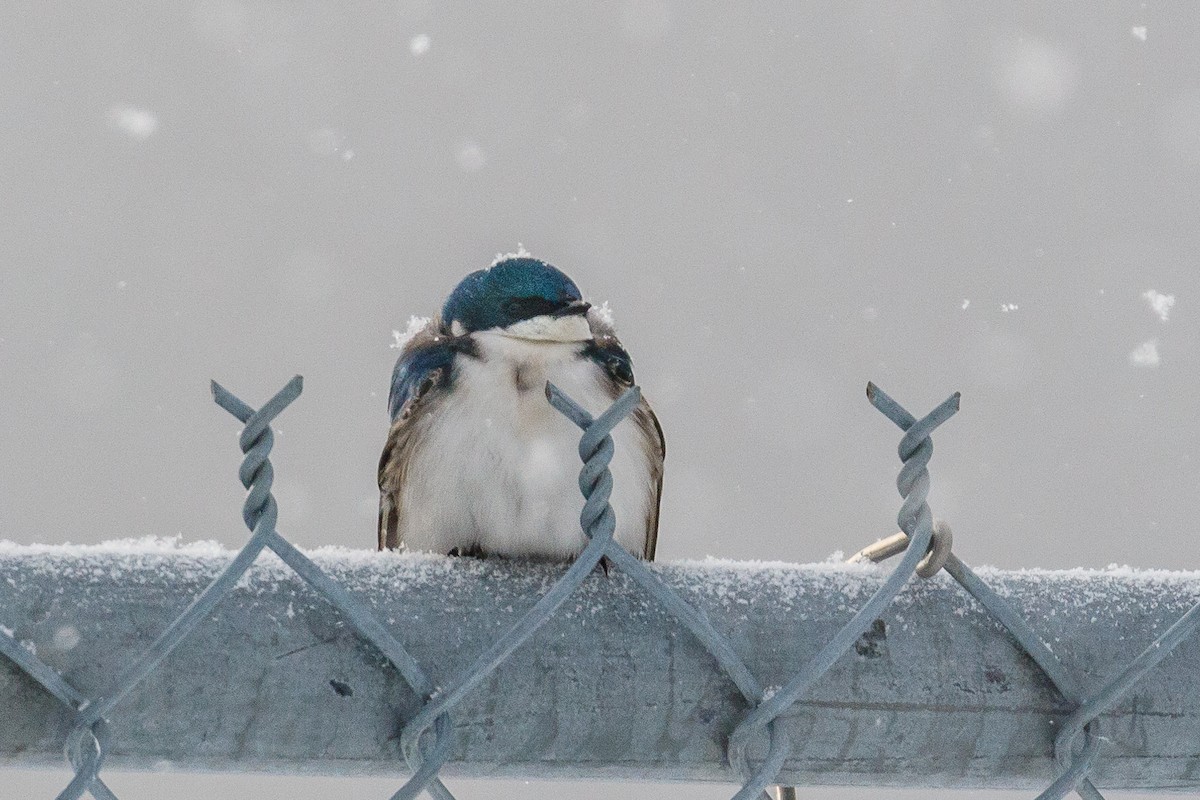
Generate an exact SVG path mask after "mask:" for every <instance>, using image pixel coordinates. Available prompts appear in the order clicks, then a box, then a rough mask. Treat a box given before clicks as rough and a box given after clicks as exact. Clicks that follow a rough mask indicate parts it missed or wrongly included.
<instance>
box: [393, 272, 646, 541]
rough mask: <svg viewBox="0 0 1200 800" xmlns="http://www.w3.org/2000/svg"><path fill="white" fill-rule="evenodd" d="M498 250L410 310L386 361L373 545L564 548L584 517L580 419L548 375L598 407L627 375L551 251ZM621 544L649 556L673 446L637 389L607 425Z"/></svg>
mask: <svg viewBox="0 0 1200 800" xmlns="http://www.w3.org/2000/svg"><path fill="white" fill-rule="evenodd" d="M525 255H526V254H525V253H521V254H520V255H519V256H516V257H511V256H510V257H502V258H501V259H499V260H497V261H496V263H494V264H493V265H492V266H491V267H489V268H488V269H483V270H479V271H477V272H472V273H471V274H470V275H468V276H467V277H465V278H463V279H462V281H461V282H460V283H459V284H458V286H456V287H455V289H454V291H453V292H451V294H450V297H449V298H447V300H446V303H445V305H443V306H442V313H441V316H440V317H438V318H434V319H431V320H427V321H424V320H415V321H414V323H415V324H413V325H410V333H411V336H410V338H409V339H408V341H407V342H405V343H404V344H403V346H402V349H401V352H400V358H399V359H398V360H397V361H396V368H395V371H394V372H393V373H392V387H391V393H390V396H389V399H388V411H389V413H390V415H391V419H392V424H391V429H390V430H389V432H388V437H387V443H386V444H385V445H384V448H383V455H382V456H381V457H380V459H379V549H380V550H383V549H385V548H386V549H405V550H423V551H430V552H435V553H447V554H450V555H488V554H497V555H506V556H517V557H532V558H549V559H569V558H572V557H574V556H575V555H577V554H578V553H579V552H580V551H581V550H582V549H583V547H584V545H585V544H586V543H587V541H586V538H585V537H584V535H583V532H582V531H581V530H580V527H579V514H580V511H582V509H583V496H582V495H581V494H580V492H579V484H578V475H579V469H580V466H581V465H580V461H579V455H578V447H579V436H580V431H579V429H578V428H577V427H576V426H575V425H574V424H573V423H571V422H570V421H569V420H568V419H567V418H566V417H564V416H563V415H562V414H560V413H559V412H558V411H557V410H555V409H554V408H553V407H552V406H551V405H550V404H549V402H548V401H547V400H546V396H545V386H546V382H547V381H551V382H553V383H554V384H555V385H557V386H559V387H560V388H561V389H562V390H563V391H565V392H566V393H567V394H568V395H570V396H571V397H572V398H573V399H574V400H575V401H576V402H578V403H579V404H581V405H582V406H584V407H585V408H587V409H589V410H590V411H591V412H592V413H594V414H599V413H600V412H602V411H603V410H604V409H606V408H608V406H609V405H610V404H611V403H612V402H613V400H615V399H616V398H617V397H618V396H619V395H620V394H621V392H623V391H624V390H625V389H626V388H627V387H629V386H632V385H633V368H632V364H631V361H630V358H629V353H628V352H626V350H625V348H624V347H622V346H621V343H620V342H619V341H618V340H617V337H616V334H615V332H614V330H613V327H612V324H611V321H610V319H609V317H608V314H607V312H606V310H602V309H598V308H593V307H592V306H591V305H590V304H589V303H587V302H585V301H584V300H583V298H582V296H581V294H580V292H579V288H578V287H577V286H576V285H575V282H574V281H572V280H571V279H570V278H568V277H567V276H566V275H564V274H563V273H562V272H560V271H559V270H558V269H556V268H555V267H552V266H551V265H549V264H547V263H546V262H544V261H539V260H537V259H534V258H527V257H524V256H525ZM612 438H613V444H614V445H615V454H614V456H613V460H612V464H611V465H610V467H609V468H610V469H611V470H612V475H613V492H612V498H611V500H610V502H611V504H612V507H613V511H614V512H615V514H616V522H617V525H616V531H615V534H614V538H615V539H616V541H617V543H618V544H620V545H621V546H622V547H624V548H625V549H626V550H628V551H630V552H631V553H633V554H635V555H637V556H640V557H642V558H645V559H647V560H651V559H653V558H654V548H655V544H656V541H657V538H658V509H659V498H660V496H661V493H662V477H663V458H664V456H665V455H666V444H665V441H664V439H663V433H662V428H661V427H660V426H659V424H658V419H657V418H656V417H655V416H654V412H653V411H651V410H650V406H649V405H648V404H647V403H646V401H645V400H644V399H643V400H642V402H641V404H640V405H639V406H638V408H637V409H636V410H635V411H634V413H633V414H632V415H631V416H630V417H629V419H628V420H626V421H625V422H623V423H622V424H620V425H618V426H617V428H616V429H615V430H614V431H613V433H612Z"/></svg>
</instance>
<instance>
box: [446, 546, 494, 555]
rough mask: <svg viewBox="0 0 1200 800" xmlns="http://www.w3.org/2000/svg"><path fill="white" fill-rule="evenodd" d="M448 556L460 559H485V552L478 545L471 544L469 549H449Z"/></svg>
mask: <svg viewBox="0 0 1200 800" xmlns="http://www.w3.org/2000/svg"><path fill="white" fill-rule="evenodd" d="M446 555H448V556H461V557H462V558H487V552H486V551H484V549H483V548H482V547H480V546H479V545H478V544H473V545H471V546H470V547H454V548H451V549H450V552H449V553H446Z"/></svg>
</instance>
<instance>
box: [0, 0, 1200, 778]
mask: <svg viewBox="0 0 1200 800" xmlns="http://www.w3.org/2000/svg"><path fill="white" fill-rule="evenodd" d="M1173 8H1174V9H1175V10H1171V7H1170V6H1166V5H1158V4H1153V5H1148V4H1145V3H1143V4H1138V3H1109V4H1104V5H1099V4H1091V5H1089V6H1088V7H1087V8H1083V7H1078V8H1076V9H1073V10H1072V9H1067V8H1065V7H1062V6H1059V5H1057V4H1053V5H1051V4H1044V3H1040V2H1039V3H1033V2H1030V3H1022V4H1005V5H1003V6H1000V7H996V8H994V9H990V10H987V11H984V10H977V9H973V8H969V7H967V6H957V5H949V4H942V3H937V2H923V3H919V4H907V5H904V6H902V7H894V8H883V7H881V6H878V5H875V4H869V3H831V4H820V5H817V4H809V5H805V6H804V7H801V8H798V7H797V6H796V4H791V3H783V2H779V3H769V4H759V5H755V6H752V7H740V6H739V7H736V8H731V7H728V6H724V5H719V4H713V5H710V6H707V5H706V6H704V7H698V6H694V5H691V4H684V3H680V2H676V3H672V2H665V1H660V0H630V1H629V2H614V3H600V4H594V5H589V6H584V5H582V4H580V5H572V6H571V7H570V8H565V7H562V6H560V5H559V4H554V3H549V2H526V3H489V4H475V5H472V6H470V7H468V6H466V5H458V6H450V7H444V6H443V4H435V3H432V2H420V1H419V0H414V1H412V2H386V3H383V2H380V3H361V4H349V3H340V4H339V3H332V2H304V3H265V2H236V1H235V0H198V1H196V2H180V3H173V4H154V3H148V4H136V3H125V4H115V3H114V4H100V5H86V6H84V5H78V4H68V5H61V6H58V5H55V4H43V3H10V4H8V5H7V6H6V7H5V8H4V9H3V11H0V15H2V16H3V19H0V120H2V122H3V124H2V125H0V185H2V186H3V187H4V188H3V191H0V253H2V254H3V266H2V267H0V416H2V417H3V419H4V420H5V424H4V425H3V428H2V432H0V453H2V456H0V538H7V539H12V540H15V541H17V542H34V541H44V542H63V541H72V542H96V541H100V540H103V539H109V538H114V537H125V536H143V535H168V536H169V535H176V534H178V535H180V536H181V537H182V538H183V539H184V540H185V541H191V540H197V539H216V540H218V541H220V542H222V543H224V544H226V545H228V546H237V545H239V544H240V543H241V542H243V541H244V537H245V531H244V529H243V527H242V523H241V520H240V515H239V509H240V504H241V501H242V497H243V491H242V489H241V487H240V485H239V484H238V482H237V479H236V467H237V464H238V462H239V455H238V452H237V448H236V440H235V434H236V425H235V424H233V423H232V422H231V420H230V418H229V417H228V415H227V414H225V412H223V411H221V410H219V409H218V408H216V407H215V406H214V405H213V404H212V402H211V400H210V397H209V393H208V379H209V378H217V379H219V380H221V381H222V382H224V383H225V384H226V385H227V386H229V387H230V388H231V389H232V390H234V391H235V392H237V393H239V394H241V395H242V396H243V397H245V398H246V399H247V400H248V401H250V402H252V403H255V404H257V403H258V402H261V400H262V399H265V397H267V396H268V395H269V394H271V393H273V392H274V391H275V390H276V389H277V388H279V387H280V386H281V385H282V384H283V382H284V381H286V379H287V378H289V377H290V376H291V375H292V374H293V373H297V372H299V373H303V374H304V375H305V378H306V383H305V394H304V396H303V397H302V398H301V400H300V401H299V402H298V403H297V404H296V405H294V406H293V407H292V408H291V409H289V410H288V411H287V413H286V415H285V416H284V418H283V419H282V420H281V422H280V429H281V430H280V436H279V440H278V444H277V448H276V455H275V459H274V460H275V463H276V466H277V469H278V470H279V475H278V482H277V495H278V497H279V499H280V504H281V507H282V512H281V522H280V529H281V531H282V532H283V533H284V534H285V535H286V536H287V537H288V538H290V539H291V540H292V541H293V542H296V543H298V544H300V545H303V546H314V545H319V544H324V543H333V544H340V545H346V546H351V547H364V548H367V547H373V546H374V542H375V529H374V526H375V507H376V502H377V493H376V488H375V468H376V461H377V458H378V453H379V449H380V447H381V445H382V442H383V437H384V434H385V430H386V424H387V418H386V395H387V387H388V380H389V375H390V370H391V366H392V363H393V361H394V358H395V355H396V353H395V351H394V350H392V349H390V348H389V344H390V342H391V341H392V333H391V332H392V330H393V329H395V328H400V329H403V327H404V325H405V323H406V321H407V319H408V317H409V316H410V315H412V314H418V315H426V314H430V313H433V312H434V311H436V310H437V309H438V307H439V306H440V304H441V302H442V299H443V298H444V296H445V295H446V293H447V292H448V291H449V290H450V289H451V288H452V287H453V285H454V284H455V282H456V281H457V280H458V279H459V278H460V277H461V276H462V275H463V274H465V273H466V272H468V271H470V270H473V269H476V268H478V267H480V266H485V265H487V264H488V263H489V262H490V261H491V259H492V258H493V256H494V255H495V254H496V253H497V252H498V251H507V250H512V249H515V247H516V245H517V243H518V242H521V243H523V244H524V245H525V247H527V248H528V249H529V250H531V251H532V252H533V254H534V255H536V256H538V257H541V258H544V259H546V260H548V261H550V262H551V263H554V264H556V265H558V266H559V267H561V268H563V269H564V270H565V271H566V272H568V273H569V274H570V275H572V276H573V277H574V278H575V279H576V281H577V282H578V283H579V284H580V286H581V287H582V288H583V290H584V293H585V295H587V296H588V297H589V298H590V299H593V300H595V301H605V300H607V301H608V302H609V303H610V304H611V306H612V309H613V311H614V313H615V316H616V321H617V324H618V328H619V330H620V331H621V333H622V336H623V339H624V341H625V343H626V345H627V346H628V347H629V349H630V351H631V352H632V354H633V357H634V365H635V370H636V374H637V376H638V378H639V381H640V383H641V384H642V385H643V387H644V390H645V393H646V395H647V397H648V398H649V399H650V400H651V402H652V403H653V404H654V407H655V408H656V410H657V411H658V414H659V416H660V418H661V419H662V422H663V426H664V428H665V429H666V433H667V439H668V442H669V453H670V455H669V458H668V462H667V478H666V488H665V496H664V502H663V516H662V529H661V533H660V539H659V555H660V557H661V558H663V559H675V558H684V557H687V558H691V557H703V556H705V555H714V556H719V557H732V558H755V559H760V558H765V559H787V560H796V561H812V560H819V559H823V558H825V557H827V556H828V555H829V554H830V553H832V552H834V551H837V550H844V551H846V552H853V551H854V550H856V549H858V548H859V547H860V546H861V545H863V544H865V543H867V542H869V541H872V540H874V539H875V538H877V537H879V536H881V535H885V534H888V533H890V532H892V531H893V530H894V527H893V526H894V522H893V520H894V517H895V514H896V510H897V508H898V506H899V498H898V496H897V495H896V493H895V489H894V485H893V481H894V477H895V473H896V470H897V468H898V466H899V463H898V461H897V459H896V454H895V447H896V443H897V441H898V432H897V431H896V430H895V428H894V427H893V426H892V425H891V423H889V422H887V421H886V420H885V419H884V418H883V417H882V416H881V415H880V414H878V412H876V411H874V410H873V409H872V408H871V407H870V406H869V405H868V403H867V401H866V399H865V397H864V394H863V387H864V385H865V384H866V382H867V380H868V379H870V380H874V381H875V382H876V383H878V384H879V385H880V386H881V387H883V388H884V389H885V390H886V391H888V392H889V393H890V394H892V395H893V396H894V397H896V398H897V399H898V400H900V401H901V402H902V403H905V404H906V405H907V406H908V407H909V408H910V409H911V410H913V411H914V412H917V413H918V414H920V413H924V412H925V411H927V410H928V409H930V408H932V407H933V405H935V404H936V403H937V402H939V401H941V400H942V399H943V398H945V397H946V396H947V395H948V394H949V393H950V392H952V391H954V390H961V391H962V392H963V401H962V412H961V413H960V414H959V415H958V416H957V417H956V418H955V419H954V420H952V421H951V422H950V423H948V424H947V425H945V426H944V427H943V429H942V430H941V431H939V433H938V434H937V436H936V437H935V438H936V442H937V452H936V454H935V456H934V459H933V462H932V464H931V473H932V477H933V491H932V495H931V498H930V500H931V504H932V506H933V509H934V512H935V514H937V515H939V516H942V517H945V518H947V519H948V520H949V521H950V522H951V523H952V525H953V526H954V530H955V534H956V540H955V546H956V551H957V552H958V553H959V554H960V555H961V556H962V557H963V558H964V559H965V560H966V561H967V562H968V563H971V564H980V563H987V564H995V565H998V566H1003V567H1021V566H1034V565H1036V566H1045V567H1066V566H1076V565H1084V566H1104V565H1106V564H1110V563H1113V562H1116V563H1123V564H1131V565H1135V566H1159V567H1170V568H1191V569H1195V568H1197V567H1200V559H1198V558H1197V557H1196V555H1195V550H1194V546H1193V545H1194V541H1195V539H1194V535H1195V521H1196V519H1197V518H1198V517H1200V491H1198V487H1200V425H1198V424H1197V423H1196V413H1197V410H1198V406H1197V403H1198V402H1200V401H1198V400H1197V394H1198V393H1197V389H1198V388H1200V382H1198V380H1197V377H1196V376H1197V375H1198V374H1200V352H1198V348H1197V343H1198V342H1200V313H1198V312H1197V302H1196V298H1197V296H1198V295H1200V291H1198V290H1200V278H1198V277H1197V273H1196V268H1197V265H1196V254H1197V245H1198V244H1200V226H1197V224H1196V220H1197V216H1198V212H1200V201H1198V200H1197V197H1198V195H1197V188H1198V185H1197V179H1198V178H1200V90H1198V89H1197V86H1200V81H1198V80H1197V78H1198V75H1197V73H1198V71H1200V70H1198V68H1200V50H1198V49H1197V48H1196V47H1195V42H1196V41H1197V40H1198V38H1200V15H1196V14H1195V13H1193V12H1192V11H1191V10H1190V9H1189V8H1187V7H1185V6H1184V5H1182V4H1180V5H1176V6H1174V7H1173ZM64 774H65V773H64ZM0 779H3V782H4V790H5V794H6V795H12V796H30V797H42V796H51V795H52V794H53V793H54V792H56V791H57V790H58V789H60V788H61V787H62V785H63V781H64V778H63V775H62V774H37V773H27V772H13V771H10V772H8V773H0ZM110 783H111V785H113V786H114V788H116V789H117V790H118V791H119V792H120V794H121V796H122V798H123V800H136V799H137V798H150V797H159V796H164V795H167V794H169V795H170V796H173V797H178V798H191V797H197V798H199V797H205V796H209V794H211V793H221V794H223V795H225V796H231V797H232V796H238V797H248V796H255V797H261V798H270V797H303V798H308V797H313V798H315V797H324V796H332V795H338V794H343V793H348V795H349V796H351V797H354V798H359V797H361V798H375V797H384V796H387V794H388V793H389V792H390V791H392V790H394V789H395V788H396V783H395V782H394V781H373V780H363V781H357V780H354V781H351V780H345V781H343V780H334V779H329V780H324V779H322V780H316V779H312V778H304V779H281V778H257V777H253V778H252V777H212V776H196V777H191V776H189V777H187V778H186V779H183V778H180V777H178V776H167V777H164V776H140V775H122V774H119V773H114V774H112V775H111V779H110ZM459 785H461V787H462V792H461V796H462V797H463V798H464V800H465V799H466V798H471V797H551V796H558V795H560V794H562V793H563V792H569V793H571V794H574V795H576V796H596V797H621V798H626V797H647V798H648V797H657V796H660V795H661V793H662V792H663V789H662V787H625V786H619V785H614V786H608V787H594V786H577V785H567V786H563V785H556V786H550V785H534V786H523V785H520V784H512V783H506V784H501V785H499V786H497V785H493V784H487V783H471V782H460V784H459ZM14 787H19V788H20V791H17V790H16V789H14ZM14 792H16V793H15V794H14ZM689 792H690V794H689V796H694V797H700V798H710V797H711V798H717V797H724V796H727V795H728V793H729V792H728V791H727V790H726V789H725V788H723V787H717V788H713V787H704V788H699V789H696V790H695V791H694V792H691V790H689ZM673 794H678V792H677V791H676V792H673ZM806 795H807V796H811V797H821V798H849V797H867V796H878V797H884V796H887V797H896V796H901V795H898V794H897V793H896V792H891V791H889V792H880V793H875V794H871V793H869V792H863V791H859V790H852V791H851V790H846V791H838V790H814V791H812V792H809V793H806ZM927 795H928V793H925V792H920V793H914V794H913V795H912V796H913V797H916V796H927ZM985 796H988V797H990V796H991V795H990V794H988V793H980V794H979V795H978V797H980V798H982V797H985ZM1005 796H1007V795H1005ZM1112 796H1113V797H1120V795H1119V794H1117V795H1112Z"/></svg>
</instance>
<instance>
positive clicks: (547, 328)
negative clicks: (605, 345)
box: [498, 314, 592, 342]
mask: <svg viewBox="0 0 1200 800" xmlns="http://www.w3.org/2000/svg"><path fill="white" fill-rule="evenodd" d="M498 333H500V334H502V335H504V336H509V337H512V338H513V339H530V340H532V341H537V342H583V341H586V340H588V339H591V338H592V329H591V326H590V325H588V321H587V318H586V317H584V316H583V315H582V314H572V315H571V316H568V317H552V316H550V315H549V314H543V315H542V316H540V317H533V318H531V319H524V320H521V321H520V322H515V323H513V324H512V325H509V326H508V327H507V328H501V329H500V330H499V331H498Z"/></svg>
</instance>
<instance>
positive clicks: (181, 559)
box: [0, 536, 1200, 595]
mask: <svg viewBox="0 0 1200 800" xmlns="http://www.w3.org/2000/svg"><path fill="white" fill-rule="evenodd" d="M237 552H238V551H236V550H233V549H230V548H227V547H225V546H224V545H222V544H220V543H218V542H215V541H197V542H183V541H182V540H181V537H178V536H174V537H145V538H140V539H116V540H111V541H106V542H101V543H99V544H70V543H67V544H18V543H16V542H12V541H8V540H0V570H3V568H4V566H5V562H9V563H10V564H11V563H12V562H14V561H19V562H20V563H21V564H22V566H23V567H24V568H26V569H28V568H31V567H32V568H40V567H43V566H45V567H50V568H53V569H55V570H61V569H62V568H63V567H64V565H67V564H76V565H78V567H79V568H80V569H82V570H87V571H89V572H90V571H91V570H92V568H93V567H95V566H97V565H103V566H104V567H105V572H106V574H107V575H109V577H111V578H114V579H115V578H117V577H118V576H119V575H120V573H122V572H131V571H140V570H144V569H146V568H147V567H150V566H154V567H156V568H157V567H161V568H163V569H164V570H173V569H175V568H176V567H178V568H180V569H182V570H183V571H185V572H186V571H189V570H190V569H192V568H193V566H192V565H194V566H195V567H202V568H203V571H205V572H212V571H214V570H215V569H218V568H220V567H221V566H223V565H224V564H225V563H227V562H228V561H230V560H232V559H233V557H234V556H235V555H236V554H237ZM303 552H304V553H305V555H307V556H308V557H309V558H311V559H312V560H313V561H314V562H316V563H317V565H318V566H320V567H321V568H323V569H330V570H334V571H337V572H353V571H371V570H385V571H388V572H391V573H394V574H395V577H397V578H403V580H405V581H413V580H420V579H439V580H440V579H444V578H446V577H449V576H452V575H454V576H462V577H470V576H472V575H475V576H480V575H483V574H485V573H494V572H496V571H497V570H500V569H502V568H503V567H502V566H501V565H504V564H512V563H514V562H505V561H502V560H477V559H465V558H451V557H447V556H441V555H435V554H432V553H396V552H384V553H380V552H378V551H376V550H366V549H351V548H348V547H337V546H322V547H317V548H313V549H310V550H305V551H303ZM894 563H895V562H894V561H893V562H886V563H884V564H871V563H869V562H863V563H846V562H843V561H840V560H828V561H824V562H819V563H813V564H797V563H792V562H787V561H736V560H732V559H722V558H713V557H708V558H705V559H692V560H680V561H671V562H656V563H654V564H651V565H649V566H650V569H652V570H653V571H655V572H657V573H658V574H659V575H660V576H661V577H663V578H664V579H666V580H667V581H668V582H669V583H672V584H679V585H681V586H684V587H687V588H689V589H691V590H693V591H706V592H711V593H715V594H718V595H719V594H721V593H723V592H726V591H735V590H737V589H738V588H741V587H744V586H747V585H757V586H760V587H762V586H781V585H784V584H789V583H790V584H800V583H811V582H812V581H814V580H819V582H820V583H822V584H823V585H827V584H829V583H831V582H832V583H833V584H836V585H837V586H839V587H840V591H842V592H843V593H846V594H850V595H853V594H858V593H860V592H862V591H863V590H873V589H874V588H875V587H876V586H877V585H878V584H879V583H880V582H881V581H882V580H883V578H884V577H885V576H886V575H887V574H888V573H889V572H890V571H891V569H892V566H893V565H894ZM527 568H528V571H529V572H531V573H533V572H542V573H545V574H546V575H547V576H549V577H551V578H553V577H557V575H558V574H559V573H561V565H558V564H529V565H527ZM253 569H254V570H263V571H267V572H279V571H283V572H291V569H290V567H288V566H287V565H286V564H284V563H283V561H282V560H280V559H279V558H278V557H277V556H276V555H274V554H273V553H271V552H270V551H266V552H265V554H264V555H263V556H261V557H260V558H259V560H258V562H257V563H256V564H255V567H254V568H253ZM523 571H525V570H523ZM975 571H976V572H977V573H978V574H979V575H980V577H982V578H983V579H984V580H985V581H986V582H988V583H989V584H996V583H998V582H1001V581H1004V580H1006V579H1012V578H1020V579H1022V582H1026V583H1028V582H1059V583H1064V582H1065V583H1071V584H1075V585H1081V584H1085V583H1088V582H1092V583H1097V582H1100V583H1111V582H1113V581H1117V582H1123V583H1131V584H1151V583H1172V584H1178V585H1180V586H1183V585H1186V584H1195V589H1196V590H1197V592H1200V571H1173V570H1163V569H1141V568H1135V567H1130V566H1119V565H1116V564H1111V565H1109V566H1108V567H1105V568H1103V569H1095V568H1084V567H1076V568H1074V569H1040V568H1035V569H1020V570H1002V569H998V568H995V567H980V568H977V569H976V570H975ZM61 574H63V577H64V578H69V577H70V575H69V573H61ZM176 574H177V573H176ZM936 581H950V578H949V577H948V576H946V575H945V574H942V575H939V576H938V577H937V578H935V582H936ZM801 591H802V592H803V589H801Z"/></svg>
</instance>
